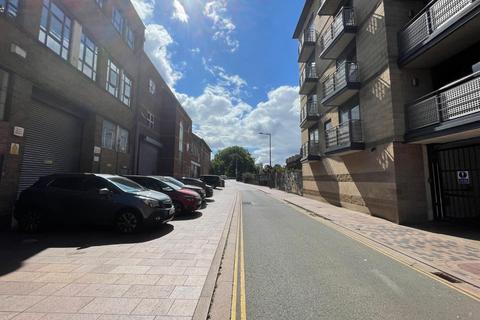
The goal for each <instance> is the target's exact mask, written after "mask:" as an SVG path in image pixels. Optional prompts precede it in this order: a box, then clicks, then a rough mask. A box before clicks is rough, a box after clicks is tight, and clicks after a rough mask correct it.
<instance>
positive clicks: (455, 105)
mask: <svg viewBox="0 0 480 320" xmlns="http://www.w3.org/2000/svg"><path fill="white" fill-rule="evenodd" d="M478 112H480V72H477V73H474V74H472V75H470V76H468V77H465V78H463V79H460V80H458V81H455V82H453V83H451V84H449V85H447V86H445V87H443V88H441V89H439V90H437V91H435V92H432V93H430V94H429V95H427V96H425V97H423V98H420V99H418V100H417V101H415V102H414V103H412V104H410V105H407V106H406V113H407V128H408V130H415V129H420V128H423V127H428V126H431V125H435V124H439V123H441V122H445V121H448V120H453V119H456V118H460V117H463V116H466V115H470V114H473V113H478Z"/></svg>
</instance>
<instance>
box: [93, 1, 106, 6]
mask: <svg viewBox="0 0 480 320" xmlns="http://www.w3.org/2000/svg"><path fill="white" fill-rule="evenodd" d="M95 2H96V3H97V4H98V6H99V7H100V8H103V4H104V2H105V0H95Z"/></svg>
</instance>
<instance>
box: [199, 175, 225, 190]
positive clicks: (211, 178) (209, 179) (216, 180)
mask: <svg viewBox="0 0 480 320" xmlns="http://www.w3.org/2000/svg"><path fill="white" fill-rule="evenodd" d="M200 180H202V181H203V182H205V183H206V184H209V185H211V186H212V187H213V188H218V187H221V186H222V179H221V178H220V177H219V176H215V175H204V176H200Z"/></svg>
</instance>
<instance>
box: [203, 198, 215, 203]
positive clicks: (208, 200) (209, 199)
mask: <svg viewBox="0 0 480 320" xmlns="http://www.w3.org/2000/svg"><path fill="white" fill-rule="evenodd" d="M205 201H206V202H208V203H211V202H215V199H212V198H208V199H205Z"/></svg>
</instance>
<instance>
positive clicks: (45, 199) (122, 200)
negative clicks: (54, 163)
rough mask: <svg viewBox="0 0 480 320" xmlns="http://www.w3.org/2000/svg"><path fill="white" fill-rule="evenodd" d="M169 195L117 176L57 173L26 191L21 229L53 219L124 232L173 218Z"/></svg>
mask: <svg viewBox="0 0 480 320" xmlns="http://www.w3.org/2000/svg"><path fill="white" fill-rule="evenodd" d="M174 213H175V209H174V206H173V205H172V200H171V199H170V198H169V197H168V196H167V195H165V194H163V193H160V192H156V191H152V190H148V189H146V188H144V187H142V186H141V185H139V184H137V183H135V182H133V181H131V180H129V179H126V178H124V177H120V176H115V175H102V174H55V175H49V176H46V177H42V178H40V179H39V180H38V181H37V182H36V183H35V184H34V185H33V186H31V187H30V188H28V189H26V190H24V191H23V192H22V193H21V194H20V196H19V198H18V200H17V202H16V204H15V213H14V215H15V218H16V219H17V220H18V222H19V226H20V228H21V230H24V231H27V232H36V231H38V230H39V229H41V228H42V227H43V226H44V225H45V224H47V223H64V224H90V223H93V224H99V225H113V226H114V227H115V228H116V229H117V230H118V231H120V232H122V233H133V232H135V231H138V230H139V229H140V228H141V227H142V226H146V225H158V224H162V223H166V222H168V221H170V220H172V219H173V216H174Z"/></svg>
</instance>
